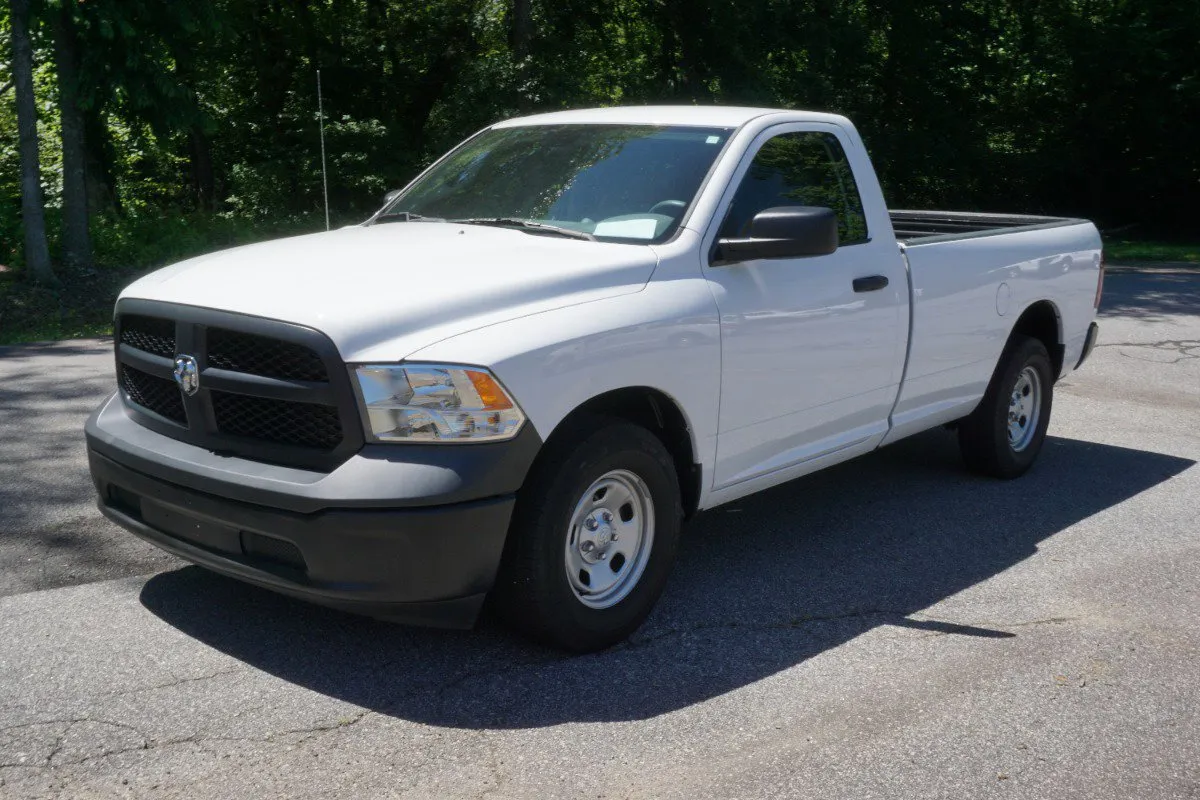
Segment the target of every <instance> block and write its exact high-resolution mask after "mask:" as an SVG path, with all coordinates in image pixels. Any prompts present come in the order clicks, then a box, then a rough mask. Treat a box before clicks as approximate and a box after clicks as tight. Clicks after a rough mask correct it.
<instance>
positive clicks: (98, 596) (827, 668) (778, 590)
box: [0, 269, 1200, 800]
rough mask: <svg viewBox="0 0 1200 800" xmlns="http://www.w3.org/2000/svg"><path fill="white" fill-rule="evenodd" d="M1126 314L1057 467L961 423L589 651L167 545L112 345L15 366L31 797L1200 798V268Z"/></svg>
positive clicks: (823, 493) (753, 504)
mask: <svg viewBox="0 0 1200 800" xmlns="http://www.w3.org/2000/svg"><path fill="white" fill-rule="evenodd" d="M1102 325H1103V328H1102V334H1101V345H1100V347H1099V348H1098V349H1097V351H1096V353H1095V355H1094V356H1093V358H1092V361H1091V362H1089V363H1088V365H1087V366H1086V368H1085V370H1084V371H1083V372H1081V373H1080V374H1077V375H1074V376H1072V377H1070V378H1069V379H1068V380H1066V381H1065V382H1064V383H1062V384H1060V385H1059V386H1058V387H1057V397H1056V401H1057V402H1056V405H1055V412H1054V419H1053V422H1052V424H1051V429H1050V430H1051V437H1050V439H1049V440H1048V442H1047V446H1046V449H1045V451H1044V452H1043V455H1042V459H1041V461H1040V462H1039V464H1038V465H1037V467H1036V468H1035V469H1034V470H1033V471H1032V472H1031V473H1030V474H1029V475H1028V476H1027V477H1025V478H1024V479H1022V480H1019V481H1015V482H1011V483H1001V482H995V481H990V480H983V479H979V478H975V477H971V476H969V475H967V474H965V473H964V472H963V471H962V470H961V469H960V465H959V461H958V457H957V453H956V450H955V447H954V442H953V439H952V438H951V437H950V435H949V434H946V433H944V432H941V431H938V432H933V433H930V434H926V435H923V436H920V437H917V438H915V439H912V440H909V441H907V442H903V443H901V444H898V445H896V446H894V447H892V448H889V449H886V450H884V451H881V452H880V453H877V454H875V455H872V456H870V457H867V458H863V459H861V460H859V461H857V462H855V463H851V464H847V465H843V466H841V467H838V468H835V469H833V470H830V471H827V472H825V473H822V474H819V475H815V476H812V477H810V478H806V479H803V480H800V481H796V482H794V483H791V484H789V485H787V486H783V487H780V488H778V489H775V490H773V491H771V492H769V493H767V494H765V495H763V496H759V497H756V498H751V499H748V500H745V501H742V502H740V503H737V504H735V505H734V506H733V507H730V508H725V509H721V510H717V511H714V512H712V513H709V514H707V515H704V516H702V517H701V518H700V519H698V520H697V521H696V522H695V523H693V524H692V525H691V526H690V528H689V530H688V531H687V533H686V538H685V540H684V541H685V544H684V547H683V549H682V552H681V557H680V560H679V563H678V564H677V566H676V569H675V572H674V575H673V578H672V581H671V584H670V586H669V587H668V590H667V593H666V596H665V597H664V599H663V601H662V603H661V604H660V606H659V608H658V610H657V611H656V612H655V614H654V615H653V617H652V618H651V620H650V621H649V622H648V624H647V625H646V626H645V627H644V628H643V630H641V631H640V632H639V633H638V634H637V635H636V637H635V638H634V640H633V642H632V643H631V644H629V645H627V646H622V647H619V648H617V649H614V650H612V651H610V652H607V653H603V654H600V655H593V656H586V657H564V656H563V655H562V654H560V653H556V652H552V651H548V650H544V649H541V648H538V647H534V646H531V645H529V644H527V643H525V642H523V641H521V640H520V639H517V638H515V637H514V636H512V635H510V634H508V633H507V632H506V631H504V630H502V629H499V628H496V627H495V626H493V625H489V624H486V623H485V624H484V625H483V626H482V627H481V628H480V629H479V630H477V631H475V632H471V633H462V632H438V631H420V630H410V629H403V628H398V627H393V626H389V625H386V624H382V623H377V622H373V621H369V620H363V619H358V618H355V617H350V616H345V615H341V614H337V613H334V612H330V611H325V610H321V609H318V608H314V607H310V606H307V605H303V604H300V603H296V602H292V601H289V600H285V599H282V598H279V597H276V596H273V595H271V594H269V593H266V592H263V591H259V590H256V589H252V588H248V587H244V586H241V585H239V584H237V583H235V582H233V581H229V580H226V579H223V578H220V577H218V576H215V575H212V574H209V573H206V572H204V571H202V570H200V569H198V568H195V567H189V566H186V565H184V564H183V563H181V562H179V561H176V560H174V559H172V558H170V557H167V556H165V555H162V554H160V553H158V552H157V551H155V550H154V549H152V548H150V547H149V546H144V545H142V544H141V543H140V542H138V541H136V540H134V539H132V538H131V537H129V536H127V535H125V534H123V533H122V532H120V531H119V530H117V529H116V528H114V527H113V526H111V525H109V524H108V523H106V522H104V521H103V520H102V519H101V517H100V516H99V515H98V514H97V513H96V512H95V511H94V509H93V507H92V505H91V503H92V500H91V492H92V489H91V486H90V484H89V481H88V478H87V474H86V469H85V464H84V458H83V449H82V442H81V436H80V426H81V425H82V422H83V419H84V417H85V415H86V413H87V412H88V410H89V409H91V408H92V407H93V406H94V405H95V404H97V403H98V402H99V400H100V399H101V397H102V395H104V393H105V392H106V391H108V387H109V385H110V383H111V379H110V377H109V370H110V359H109V351H108V345H106V344H104V343H88V342H77V343H68V344H60V345H52V346H30V347H19V348H9V349H4V350H0V509H2V511H0V797H3V798H10V797H11V798H19V797H47V796H62V797H71V798H81V797H126V796H129V797H183V798H207V797H229V798H239V799H240V800H245V799H246V798H259V797H268V796H291V797H330V796H342V797H350V796H354V797H409V798H431V797H484V796H489V797H536V798H549V797H572V798H574V797H580V798H582V797H589V798H594V797H663V798H675V797H678V798H695V797H747V798H748V797H820V798H842V797H844V798H853V799H854V800H867V798H921V800H926V799H927V798H939V797H945V798H968V797H969V798H986V797H1005V798H1008V797H1022V798H1066V797H1079V798H1088V799H1089V800H1093V799H1095V798H1122V799H1124V798H1135V797H1145V798H1156V799H1157V798H1196V797H1200V702H1198V701H1200V596H1198V592H1197V590H1198V587H1200V548H1198V546H1197V543H1198V541H1200V523H1198V522H1197V518H1198V517H1200V468H1198V467H1197V466H1196V461H1197V460H1198V459H1200V271H1197V270H1187V269H1180V270H1170V269H1167V270H1161V271H1156V272H1137V273H1126V274H1114V275H1111V276H1110V278H1109V282H1108V288H1107V293H1106V300H1105V314H1104V319H1103V321H1102Z"/></svg>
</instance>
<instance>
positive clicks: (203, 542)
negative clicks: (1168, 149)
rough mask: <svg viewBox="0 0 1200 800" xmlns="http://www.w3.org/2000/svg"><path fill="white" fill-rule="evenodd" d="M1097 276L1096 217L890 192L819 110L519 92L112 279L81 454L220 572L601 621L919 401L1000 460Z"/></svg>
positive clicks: (1032, 443) (347, 598) (104, 483)
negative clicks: (714, 530) (97, 382)
mask: <svg viewBox="0 0 1200 800" xmlns="http://www.w3.org/2000/svg"><path fill="white" fill-rule="evenodd" d="M1102 282H1103V266H1102V261H1101V250H1100V237H1099V235H1098V234H1097V231H1096V229H1095V227H1093V225H1092V224H1091V223H1089V222H1086V221H1083V220H1075V219H1057V218H1047V217H1030V216H999V215H988V214H970V213H957V212H941V211H889V210H888V209H887V207H886V206H885V204H884V199H883V194H882V192H881V191H880V187H879V184H878V182H877V180H876V177H875V173H874V171H873V170H872V167H871V162H870V161H869V160H868V157H867V153H866V150H865V149H864V147H863V143H862V141H861V140H860V139H859V136H858V134H857V132H856V131H855V129H854V127H853V126H852V125H851V124H850V122H849V121H848V120H846V119H845V118H843V117H839V116H833V115H829V114H819V113H809V112H804V111H783V110H772V109H755V108H719V107H717V108H702V107H642V108H610V109H601V110H589V111H568V112H561V113H552V114H545V115H540V116H533V117H527V118H524V119H514V120H509V121H506V122H502V123H499V124H496V125H493V126H491V127H489V128H487V129H485V130H483V131H481V132H479V133H478V134H476V135H475V136H473V137H471V138H470V139H468V140H467V141H465V142H464V143H462V144H461V145H459V146H458V147H457V148H455V149H454V150H453V151H451V152H450V153H448V154H447V155H446V156H444V157H443V158H442V159H440V160H439V161H437V162H436V163H435V164H433V166H431V167H430V168H429V169H428V170H426V171H425V172H424V173H423V174H421V175H420V176H418V177H417V178H416V179H415V180H414V181H413V182H412V183H411V184H409V185H408V186H407V187H406V188H405V189H403V190H402V191H399V192H396V193H393V194H392V195H389V198H388V201H387V203H386V205H385V206H384V208H383V209H382V210H381V211H380V212H379V213H378V214H376V215H375V216H374V217H372V218H371V219H370V220H368V221H367V222H365V223H364V224H362V225H356V226H353V227H349V228H344V229H341V230H337V231H333V232H329V233H320V234H314V235H309V236H302V237H298V238H292V239H286V240H282V241H275V242H268V243H264V244H258V245H252V246H249V247H241V248H237V249H234V250H227V251H223V252H219V253H213V254H211V255H206V256H203V257H200V258H195V259H192V260H189V261H185V262H183V263H180V264H176V265H174V266H171V267H168V268H165V269H162V270H159V271H157V272H155V273H152V274H150V275H148V276H146V277H144V278H142V279H140V280H138V281H137V282H135V283H134V284H133V285H131V286H130V287H129V288H128V289H126V290H125V291H124V292H123V293H122V294H121V297H120V298H119V300H118V302H117V306H116V320H115V349H116V367H117V377H118V384H119V392H117V394H115V395H114V396H113V397H112V398H110V399H109V400H108V401H107V402H106V403H104V405H103V406H102V407H101V408H100V409H98V410H97V411H96V413H95V414H94V415H93V416H92V417H91V419H90V420H89V421H88V423H87V441H88V450H89V459H90V463H91V470H92V475H93V477H94V480H95V484H96V487H97V489H98V491H99V504H100V508H101V510H102V511H103V512H104V513H105V514H106V515H107V516H108V517H110V518H111V519H113V520H115V521H116V522H117V523H119V524H120V525H123V526H124V527H126V528H127V529H129V530H130V531H132V532H133V533H135V534H137V535H139V536H141V537H143V538H145V539H148V540H149V541H151V542H153V543H155V544H157V545H158V546H160V547H162V548H164V549H166V550H168V551H170V552H172V553H175V554H177V555H179V556H181V557H183V558H184V559H187V560H189V561H192V562H194V563H197V564H201V565H204V566H206V567H208V568H211V569H213V570H215V571H217V572H221V573H224V574H227V575H231V576H234V577H236V578H240V579H243V580H245V581H249V582H251V583H254V584H257V585H259V586H263V587H266V588H269V589H273V590H276V591H279V592H283V593H285V594H289V595H293V596H296V597H300V598H305V599H308V600H312V601H315V602H318V603H324V604H327V605H331V606H334V607H337V608H342V609H346V610H351V611H357V612H361V613H365V614H369V615H372V616H376V617H380V618H385V619H393V620H399V621H405V622H410V623H418V624H430V625H446V626H460V627H465V626H470V625H472V624H473V623H474V621H475V618H476V616H477V614H478V612H479V611H480V609H481V607H482V605H483V603H484V600H485V598H487V597H490V598H491V599H492V600H493V601H494V603H495V606H496V608H497V609H498V610H499V611H500V612H501V613H502V614H503V615H504V616H505V618H506V619H508V620H509V621H510V622H511V623H512V624H513V625H515V626H517V627H519V628H521V629H523V630H524V631H526V632H528V633H530V634H532V635H534V636H536V637H538V638H541V639H543V640H545V641H549V642H551V643H553V644H556V645H558V646H561V647H564V648H568V649H573V650H579V651H586V650H593V649H597V648H602V647H606V646H608V645H611V644H613V643H615V642H617V641H620V640H621V639H622V638H624V637H625V636H627V635H628V634H629V633H631V632H632V631H633V630H634V629H635V628H636V627H637V626H638V625H639V624H640V623H641V622H642V620H643V619H645V617H646V615H647V614H648V613H649V612H650V610H651V608H652V607H653V605H654V603H655V601H656V599H657V598H658V595H659V594H660V592H661V591H662V589H663V586H664V584H665V582H666V579H667V574H668V571H669V569H670V567H671V563H672V560H673V557H674V555H675V552H676V548H677V546H678V543H679V539H680V535H681V524H682V522H683V520H684V519H686V518H687V517H689V516H690V515H692V514H695V513H696V512H697V511H700V510H703V509H708V508H712V507H714V506H718V505H720V504H722V503H727V502H729V501H731V500H735V499H737V498H740V497H744V496H746V495H749V494H752V493H754V492H757V491H760V490H762V489H766V488H767V487H769V486H774V485H776V484H779V483H782V482H784V481H789V480H792V479H794V478H797V477H799V476H801V475H804V474H806V473H809V472H812V471H814V470H818V469H821V468H823V467H827V466H830V465H831V464H836V463H838V462H841V461H845V460H846V459H849V458H853V457H855V456H858V455H862V454H863V453H868V452H870V451H872V450H875V449H876V448H878V447H881V446H883V445H886V444H888V443H890V442H894V441H896V440H897V439H900V438H902V437H905V436H909V435H911V434H914V433H917V432H919V431H923V430H926V429H928V428H932V427H935V426H940V425H946V424H953V425H955V426H956V427H957V430H958V436H959V439H960V442H961V449H962V455H963V460H964V461H965V463H966V465H967V466H968V467H970V468H972V469H974V470H976V471H979V472H982V473H985V474H989V475H993V476H996V477H999V478H1015V477H1017V476H1019V475H1021V474H1022V473H1023V472H1025V470H1026V469H1028V468H1029V466H1030V464H1031V463H1032V462H1033V461H1034V459H1035V458H1036V457H1037V454H1038V451H1039V450H1040V449H1041V447H1042V442H1043V439H1044V437H1045V434H1046V426H1047V424H1048V422H1049V419H1050V409H1051V399H1052V396H1053V389H1054V384H1055V382H1056V381H1057V380H1059V379H1060V378H1062V377H1063V376H1064V375H1066V374H1068V373H1069V372H1071V371H1072V370H1073V369H1076V368H1077V367H1078V366H1079V365H1080V364H1081V363H1082V362H1083V360H1084V359H1085V358H1086V357H1087V355H1088V353H1089V351H1090V350H1091V347H1092V345H1093V343H1094V341H1095V338H1096V330H1097V329H1096V324H1095V322H1094V321H1093V320H1094V317H1095V311H1096V307H1097V305H1098V303H1099V299H1100V291H1101V286H1102ZM684 535H686V534H684Z"/></svg>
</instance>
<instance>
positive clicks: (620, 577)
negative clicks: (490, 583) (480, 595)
mask: <svg viewBox="0 0 1200 800" xmlns="http://www.w3.org/2000/svg"><path fill="white" fill-rule="evenodd" d="M576 430H580V431H588V432H587V433H583V434H580V435H567V436H566V437H560V440H561V439H563V438H565V439H567V440H568V441H569V443H566V444H563V443H561V441H560V443H558V444H552V445H551V446H552V447H553V449H552V450H551V451H549V452H547V453H546V454H545V456H544V457H543V458H542V459H541V460H540V461H539V463H538V464H537V466H536V467H535V468H534V472H533V474H531V476H530V479H529V480H528V481H526V485H525V486H524V487H523V488H522V490H521V492H520V494H519V495H518V497H517V507H516V511H515V512H514V516H513V523H512V527H511V528H510V530H509V542H508V544H507V546H506V551H505V558H504V563H503V565H502V567H501V575H500V578H499V581H498V583H497V587H496V600H497V606H498V609H499V611H500V613H501V615H502V616H503V617H504V618H505V619H506V620H507V621H508V622H509V624H511V625H513V626H514V627H516V628H518V629H521V630H523V631H524V632H526V633H528V634H530V635H532V636H534V637H535V638H538V639H541V640H543V641H546V642H548V643H550V644H554V645H556V646H558V647H562V648H565V649H567V650H574V651H577V652H587V651H592V650H599V649H603V648H605V647H609V646H610V645H613V644H616V643H617V642H619V641H621V640H623V639H625V638H626V637H627V636H628V635H629V634H630V633H632V632H633V631H634V630H636V629H637V627H638V626H639V625H641V623H642V621H643V620H645V618H646V616H647V615H648V614H649V613H650V610H651V609H652V608H653V607H654V603H655V602H656V601H657V600H658V597H659V595H660V594H661V593H662V589H663V586H664V585H665V584H666V580H667V575H668V573H669V571H670V567H671V562H672V561H673V560H674V557H675V550H676V546H677V542H678V539H679V528H680V525H681V521H682V517H683V509H682V503H681V499H680V492H679V481H678V478H677V476H676V473H675V466H674V462H673V461H672V459H671V456H670V453H668V452H667V449H666V448H665V447H664V446H663V444H662V442H660V441H659V439H658V438H657V437H656V436H654V435H653V434H652V433H650V432H649V431H647V430H646V429H644V428H641V427H639V426H637V425H633V424H631V423H628V422H624V421H621V420H614V419H608V418H594V419H592V420H589V421H588V423H587V424H586V425H583V426H578V427H577V428H576Z"/></svg>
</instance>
